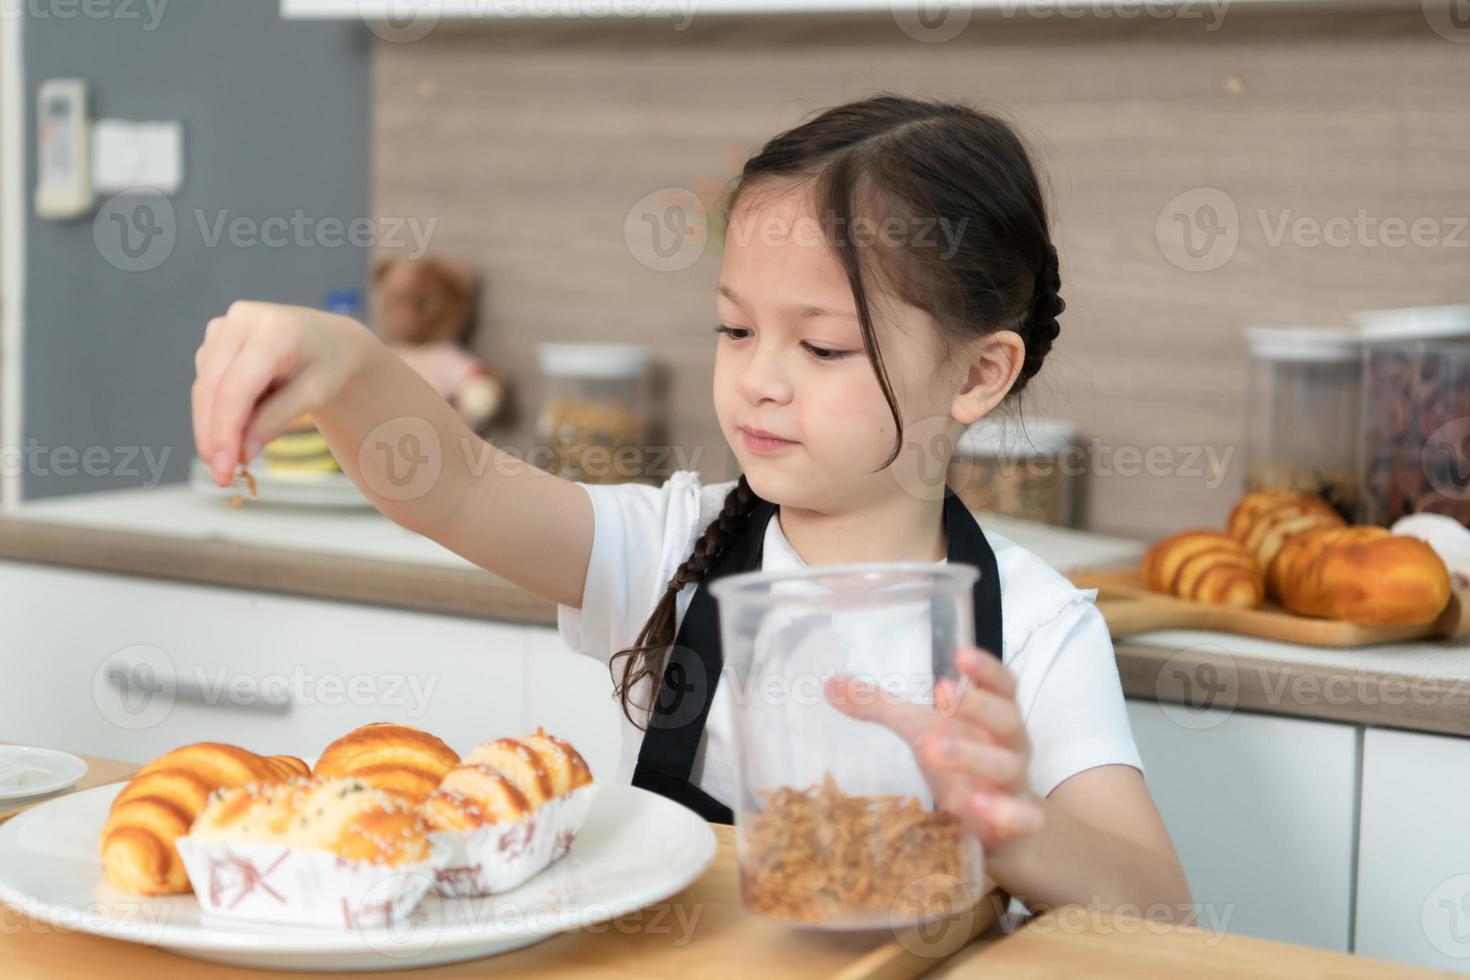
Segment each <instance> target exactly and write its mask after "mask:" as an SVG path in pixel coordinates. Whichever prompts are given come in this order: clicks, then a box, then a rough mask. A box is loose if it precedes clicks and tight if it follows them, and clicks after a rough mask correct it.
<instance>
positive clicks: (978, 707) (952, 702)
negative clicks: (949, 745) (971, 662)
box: [934, 680, 1026, 744]
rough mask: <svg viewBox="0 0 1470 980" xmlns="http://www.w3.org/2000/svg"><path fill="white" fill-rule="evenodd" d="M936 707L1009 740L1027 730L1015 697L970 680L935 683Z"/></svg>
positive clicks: (942, 711) (943, 715) (1013, 739)
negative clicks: (988, 688) (982, 686)
mask: <svg viewBox="0 0 1470 980" xmlns="http://www.w3.org/2000/svg"><path fill="white" fill-rule="evenodd" d="M934 707H935V710H936V711H938V713H939V714H940V715H941V716H942V717H944V718H953V719H955V720H957V721H961V722H964V723H966V724H968V725H972V726H974V727H975V728H978V729H980V730H981V731H984V732H986V733H987V734H989V735H992V736H993V737H994V738H996V739H997V740H999V741H1001V742H1004V743H1007V744H1009V743H1011V742H1013V741H1015V740H1016V739H1017V738H1019V737H1020V736H1021V734H1022V733H1023V732H1024V730H1025V724H1026V723H1025V719H1024V718H1022V717H1021V708H1020V705H1018V704H1016V701H1015V699H1014V698H1013V697H1010V696H1008V695H1002V694H998V693H996V692H994V691H988V690H984V689H982V688H977V687H974V686H972V685H969V684H967V683H963V682H962V683H960V684H954V683H951V682H948V681H947V680H946V681H945V682H941V683H940V684H938V685H935V691H934Z"/></svg>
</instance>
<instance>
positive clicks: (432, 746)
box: [312, 721, 459, 804]
mask: <svg viewBox="0 0 1470 980" xmlns="http://www.w3.org/2000/svg"><path fill="white" fill-rule="evenodd" d="M457 765H459V754H458V753H456V752H455V751H454V750H453V749H451V748H450V747H449V746H448V745H446V744H444V742H442V741H441V740H439V739H438V738H435V737H434V736H433V735H430V734H429V733H428V732H424V731H420V730H419V729H417V728H413V727H410V726H408V725H397V724H393V723H391V722H382V721H379V722H373V723H372V724H370V725H364V726H362V727H361V728H358V729H354V730H353V731H350V732H348V733H347V734H346V735H343V736H342V737H341V738H339V739H337V741H335V742H333V743H332V744H331V745H329V746H327V747H326V749H325V750H324V751H323V752H322V754H321V758H319V759H317V761H316V767H315V768H314V769H313V770H312V775H313V776H315V777H316V778H318V779H335V778H340V777H343V776H352V777H355V778H357V779H361V780H362V781H363V782H365V783H367V784H368V785H370V786H376V787H377V788H378V789H381V790H384V791H386V792H389V793H393V794H395V795H396V796H398V797H399V798H400V799H403V800H405V801H407V802H410V803H415V804H418V803H422V802H423V801H424V800H425V799H427V798H428V796H429V794H430V793H432V792H434V790H436V789H438V788H439V782H440V781H441V780H442V779H443V778H444V776H445V774H446V773H448V772H449V770H451V769H453V768H454V767H455V766H457Z"/></svg>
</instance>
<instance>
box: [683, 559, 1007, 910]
mask: <svg viewBox="0 0 1470 980" xmlns="http://www.w3.org/2000/svg"><path fill="white" fill-rule="evenodd" d="M978 574H979V573H978V571H977V570H976V569H975V567H974V566H973V565H967V564H954V565H950V564H937V563H936V564H926V563H922V562H876V563H865V564H852V565H829V566H816V567H809V568H802V569H797V570H794V571H781V572H747V573H743V574H738V575H732V576H728V577H726V578H722V579H719V580H717V581H715V582H714V583H713V584H712V585H711V586H710V589H711V593H712V594H713V595H714V597H715V599H716V600H717V602H718V606H719V619H720V635H721V639H722V644H723V651H724V673H723V674H722V679H721V681H720V683H721V684H729V685H731V692H730V695H729V699H728V702H727V703H728V704H729V705H730V710H731V712H732V715H733V716H732V718H731V724H732V728H733V731H734V733H735V756H736V773H735V783H736V789H735V798H734V800H733V801H732V803H731V809H732V810H733V811H734V813H735V827H736V840H737V843H738V847H739V859H740V874H741V890H742V894H743V896H744V899H745V903H746V905H747V907H749V908H750V909H751V910H752V911H755V912H757V913H760V914H762V915H766V916H769V917H772V918H776V919H780V920H783V921H785V922H788V923H790V924H793V925H798V926H803V927H812V928H824V929H869V928H885V929H886V928H893V927H901V926H907V925H914V924H916V923H924V922H928V921H932V920H936V919H940V918H944V917H947V916H950V915H954V914H956V913H959V912H962V911H964V910H967V909H969V908H971V907H972V906H973V905H974V904H975V902H977V901H978V900H979V898H980V895H981V894H982V891H983V883H984V878H983V873H982V871H983V861H982V855H981V850H980V845H979V842H978V841H976V840H975V838H973V837H971V836H969V835H967V834H966V833H965V832H964V831H963V830H962V829H961V826H960V824H959V823H958V821H956V820H955V819H954V818H953V817H951V816H950V815H949V814H947V813H943V812H940V811H937V810H936V809H935V806H934V802H933V797H932V793H931V792H930V790H929V787H928V784H927V783H926V782H925V780H924V778H923V775H922V774H921V772H920V769H919V765H918V763H917V761H916V760H915V759H914V756H913V753H912V751H911V750H910V749H909V747H908V745H907V743H905V742H904V741H903V740H902V739H901V738H900V737H899V736H898V735H896V734H895V733H894V732H893V731H891V730H889V729H888V728H886V727H884V726H882V725H880V724H878V723H876V722H868V721H858V720H856V719H854V718H852V717H851V716H849V715H847V714H844V713H843V712H841V711H839V710H838V709H837V708H836V707H835V706H834V705H833V704H832V703H831V702H829V700H828V697H827V694H826V693H825V687H824V685H825V682H826V680H827V679H828V678H830V677H832V676H833V675H836V674H841V675H846V676H850V677H855V678H858V679H860V680H864V681H867V682H868V683H869V684H872V685H874V688H873V691H874V692H877V691H881V692H883V693H882V696H883V697H885V698H894V699H901V700H903V701H907V702H911V703H915V704H918V705H920V706H921V709H923V710H936V709H935V708H934V704H935V696H934V688H935V682H936V678H954V677H957V676H960V675H958V673H957V671H956V669H955V666H954V653H955V651H956V650H957V649H958V648H959V647H961V646H964V645H968V644H971V643H973V642H974V605H973V602H974V600H973V593H972V589H973V585H974V582H975V581H976V579H977V577H978Z"/></svg>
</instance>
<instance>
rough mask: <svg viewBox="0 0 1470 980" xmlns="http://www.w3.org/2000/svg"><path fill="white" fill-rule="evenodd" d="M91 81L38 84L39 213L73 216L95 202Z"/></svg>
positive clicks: (52, 80)
mask: <svg viewBox="0 0 1470 980" xmlns="http://www.w3.org/2000/svg"><path fill="white" fill-rule="evenodd" d="M90 130H91V126H90V123H89V120H88V119H87V84H86V82H84V81H82V80H81V79H80V78H49V79H47V80H46V81H44V82H42V83H41V84H40V85H39V86H37V88H36V216H37V217H39V218H48V219H52V220H59V219H62V218H75V217H77V216H79V215H82V214H85V213H87V211H89V210H91V207H92V168H91V164H90V162H89V143H90V136H91V132H90Z"/></svg>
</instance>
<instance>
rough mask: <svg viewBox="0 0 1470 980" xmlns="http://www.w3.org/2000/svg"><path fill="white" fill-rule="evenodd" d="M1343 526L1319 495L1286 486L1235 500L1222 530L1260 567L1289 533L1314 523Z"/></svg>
mask: <svg viewBox="0 0 1470 980" xmlns="http://www.w3.org/2000/svg"><path fill="white" fill-rule="evenodd" d="M1345 526H1347V522H1346V521H1344V520H1343V519H1342V518H1341V517H1340V516H1338V513H1337V511H1335V510H1333V509H1332V508H1331V506H1329V505H1328V503H1327V501H1325V500H1323V499H1322V498H1321V497H1312V496H1308V495H1306V494H1301V493H1292V492H1291V491H1289V490H1258V491H1256V492H1255V493H1248V494H1246V495H1245V496H1244V497H1241V498H1240V500H1239V501H1238V502H1237V503H1236V505H1235V507H1234V508H1233V509H1232V510H1231V511H1230V518H1229V520H1228V521H1227V522H1226V525H1225V532H1226V533H1227V534H1229V535H1230V536H1231V537H1232V538H1234V539H1235V540H1237V541H1239V542H1240V543H1241V544H1243V545H1245V547H1246V550H1248V551H1249V552H1250V553H1251V554H1253V555H1255V556H1256V560H1257V562H1259V564H1260V567H1261V568H1262V569H1263V570H1264V569H1269V568H1270V567H1271V562H1272V560H1273V559H1274V558H1275V557H1276V553H1277V552H1278V551H1279V550H1281V546H1282V545H1283V544H1285V543H1286V540H1287V539H1288V538H1290V537H1291V536H1292V535H1293V534H1298V533H1300V532H1302V531H1306V530H1309V529H1311V528H1314V527H1345ZM1269 584H1270V583H1269V582H1268V583H1267V585H1268V586H1269ZM1268 591H1269V589H1268ZM1272 594H1273V595H1274V593H1272Z"/></svg>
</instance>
